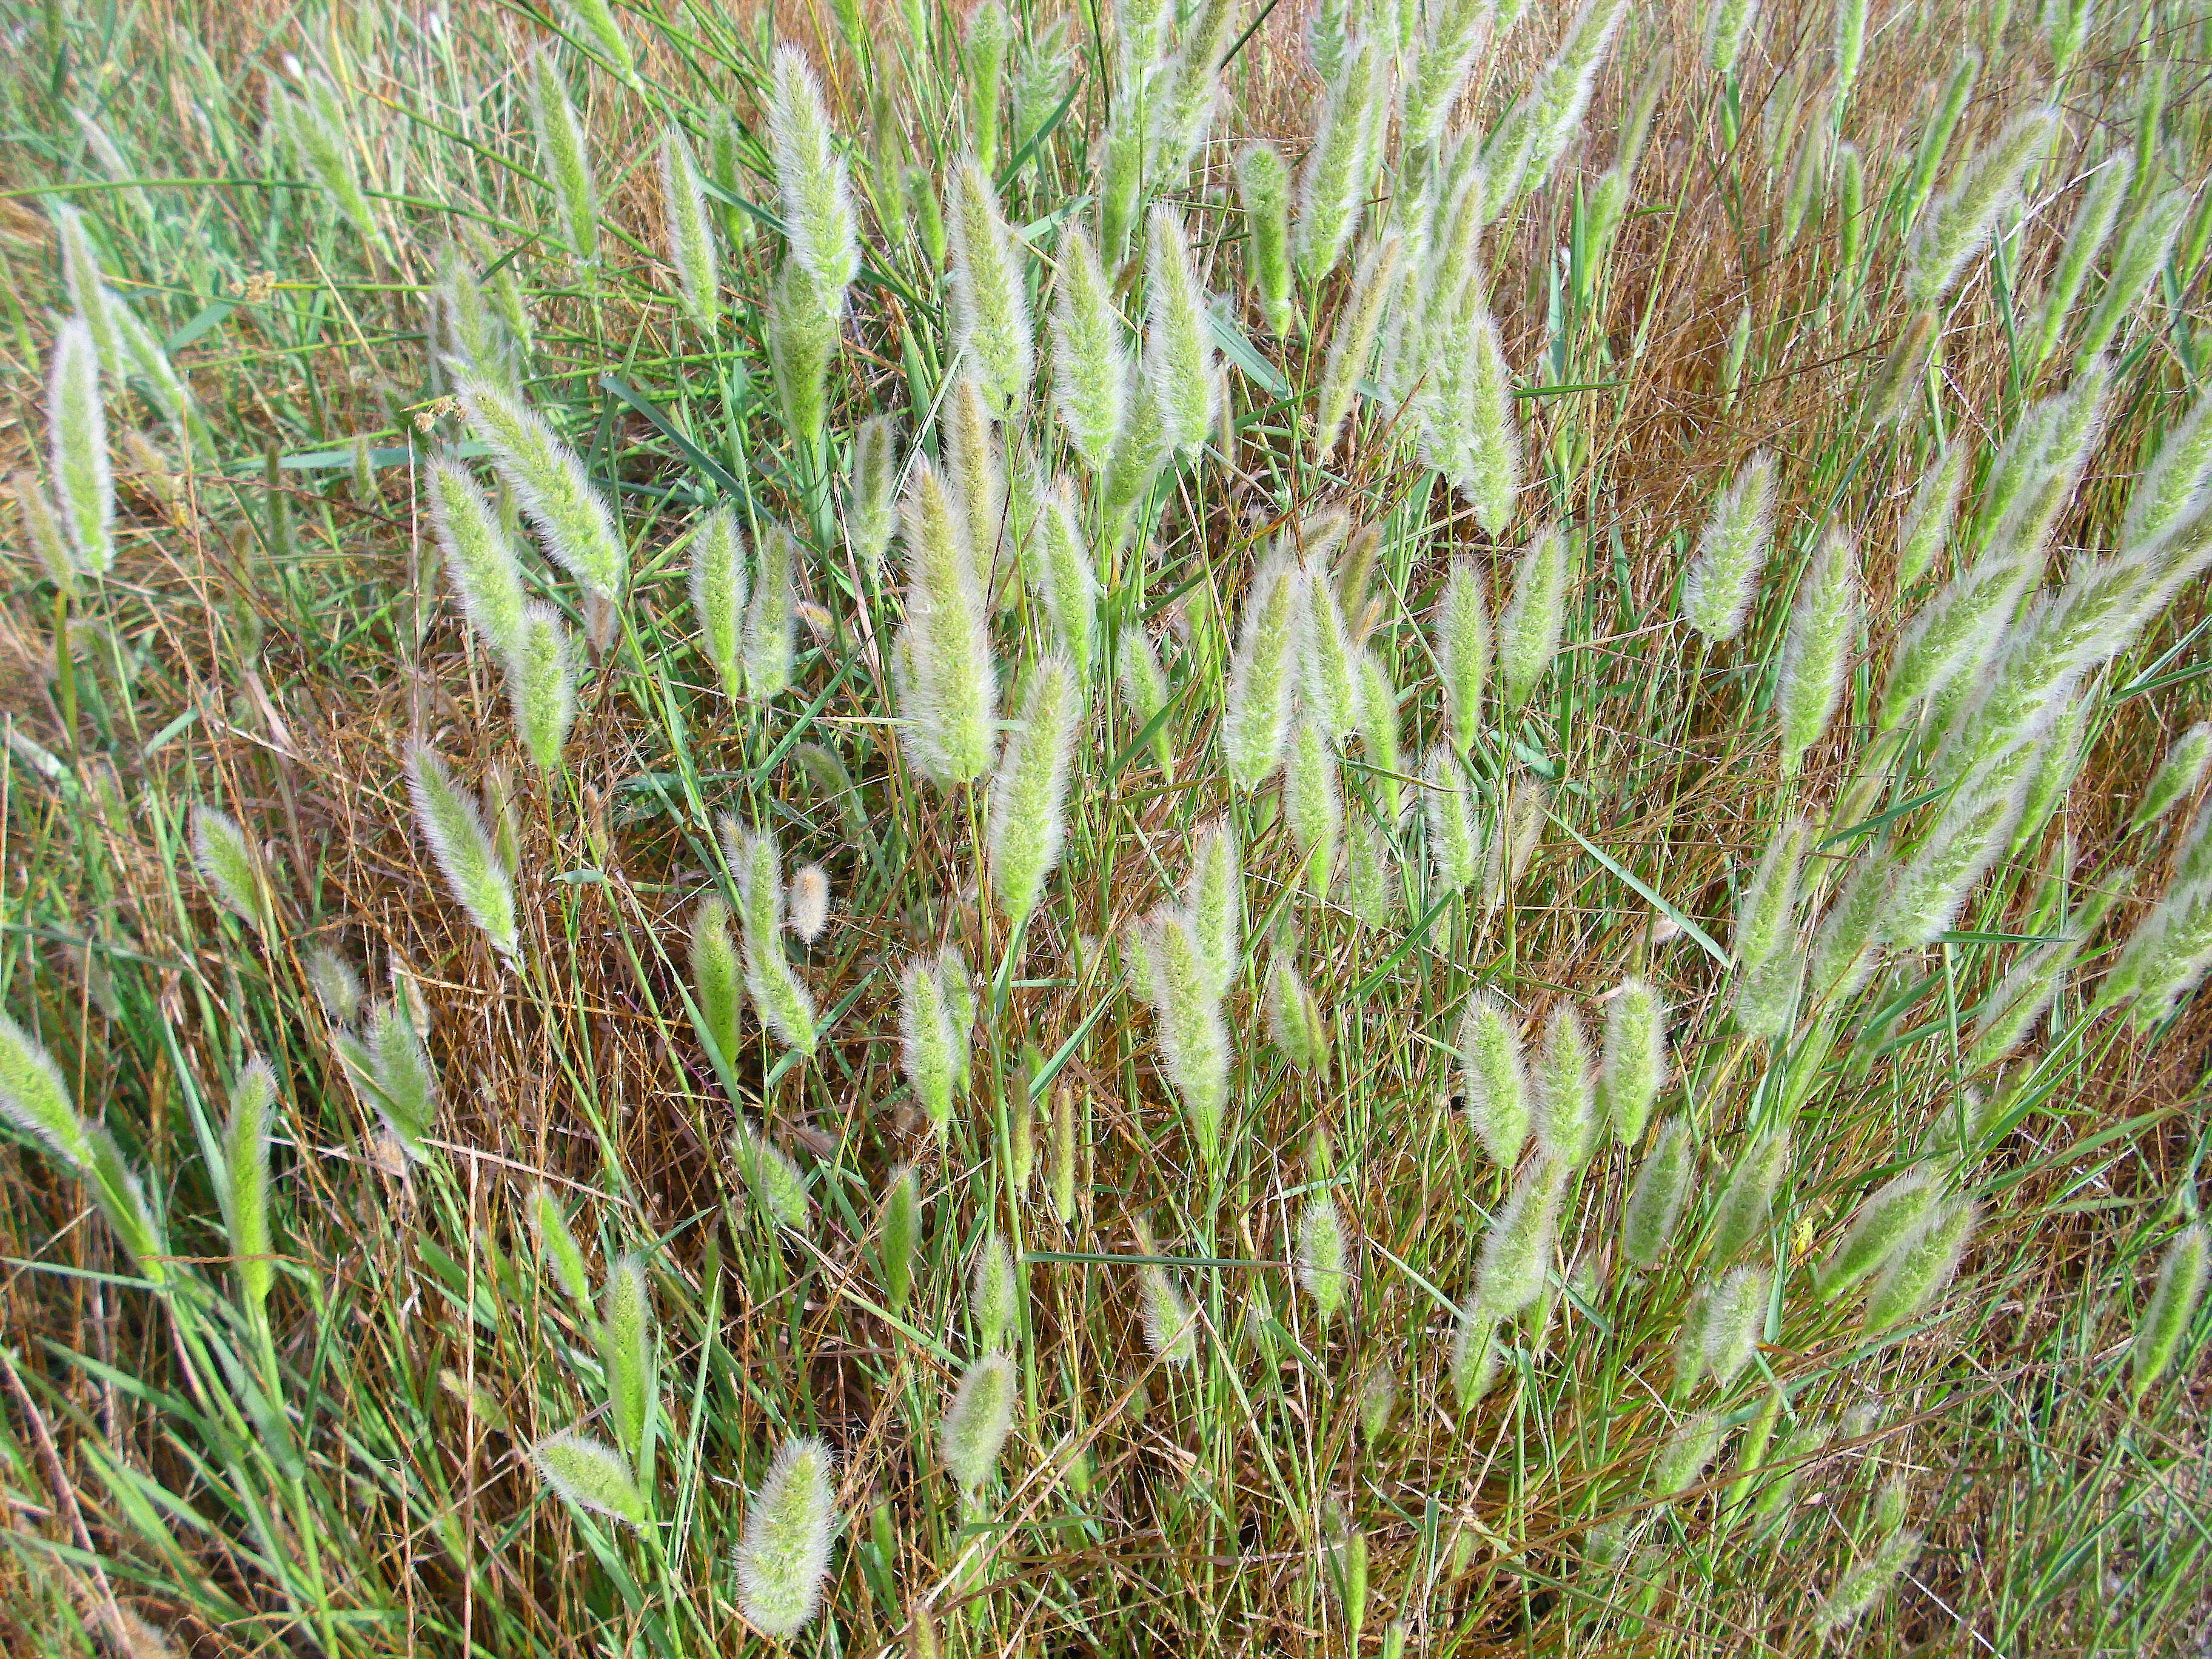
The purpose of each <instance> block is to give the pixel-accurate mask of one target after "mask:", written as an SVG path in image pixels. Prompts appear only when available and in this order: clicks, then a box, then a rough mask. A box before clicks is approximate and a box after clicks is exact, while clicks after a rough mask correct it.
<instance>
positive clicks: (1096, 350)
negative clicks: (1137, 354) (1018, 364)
mask: <svg viewBox="0 0 2212 1659" xmlns="http://www.w3.org/2000/svg"><path fill="white" fill-rule="evenodd" d="M1128 380H1129V362H1128V353H1127V349H1125V348H1124V346H1123V345H1122V343H1121V316H1120V313H1118V312H1117V311H1116V310H1115V306H1114V293H1113V286H1112V284H1111V283H1109V282H1108V280H1107V277H1106V273H1105V270H1103V267H1102V266H1101V265H1100V264H1099V261H1098V250H1097V246H1095V245H1094V244H1093V243H1092V241H1091V238H1090V237H1089V236H1087V235H1086V234H1084V231H1083V228H1082V227H1081V226H1079V225H1077V226H1072V227H1070V228H1069V230H1068V232H1067V234H1066V236H1065V237H1063V238H1062V239H1061V240H1060V281H1059V293H1058V297H1057V299H1056V300H1055V301H1054V305H1053V314H1052V382H1053V407H1054V410H1055V412H1056V413H1057V414H1058V415H1059V416H1060V425H1061V427H1062V428H1064V429H1065V430H1066V434H1067V441H1068V442H1069V443H1070V444H1072V445H1073V447H1074V449H1075V453H1077V454H1078V455H1079V456H1081V457H1082V458H1083V463H1084V465H1085V466H1087V467H1088V468H1090V470H1091V475H1092V476H1093V477H1098V476H1100V475H1102V474H1103V472H1104V471H1106V467H1107V465H1108V463H1109V461H1110V460H1111V459H1112V458H1113V454H1114V447H1115V444H1116V443H1118V442H1119V441H1121V423H1122V421H1123V419H1124V417H1125V416H1126V415H1127V403H1128Z"/></svg>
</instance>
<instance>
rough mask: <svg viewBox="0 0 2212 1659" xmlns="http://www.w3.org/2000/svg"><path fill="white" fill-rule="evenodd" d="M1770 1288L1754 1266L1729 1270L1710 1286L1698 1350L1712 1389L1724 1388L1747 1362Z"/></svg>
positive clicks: (1760, 1330)
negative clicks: (1711, 1383)
mask: <svg viewBox="0 0 2212 1659" xmlns="http://www.w3.org/2000/svg"><path fill="white" fill-rule="evenodd" d="M1770 1288H1771V1281H1770V1280H1769V1279H1768V1276H1767V1272H1766V1269H1765V1268H1764V1267H1734V1268H1731V1269H1729V1272H1727V1273H1724V1274H1723V1275H1722V1276H1721V1279H1720V1281H1719V1283H1717V1285H1714V1286H1713V1287H1712V1293H1711V1295H1710V1296H1709V1297H1707V1298H1706V1300H1705V1329H1704V1332H1703V1333H1702V1334H1701V1335H1700V1336H1699V1357H1700V1358H1702V1360H1703V1361H1704V1364H1705V1372H1706V1374H1707V1375H1708V1376H1711V1378H1712V1379H1713V1383H1714V1385H1715V1386H1716V1387H1718V1388H1723V1389H1725V1388H1726V1387H1728V1385H1729V1383H1733V1382H1734V1381H1735V1378H1736V1374H1737V1373H1738V1372H1739V1371H1741V1370H1743V1368H1744V1366H1745V1365H1747V1364H1749V1363H1750V1361H1751V1356H1752V1352H1753V1350H1754V1349H1755V1348H1757V1346H1759V1337H1760V1335H1761V1334H1763V1332H1764V1331H1765V1325H1766V1311H1767V1293H1768V1291H1769V1290H1770Z"/></svg>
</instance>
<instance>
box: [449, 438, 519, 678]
mask: <svg viewBox="0 0 2212 1659" xmlns="http://www.w3.org/2000/svg"><path fill="white" fill-rule="evenodd" d="M428 485H429V489H428V497H429V507H430V523H431V526H432V527H433V528H434V529H435V532H436V533H437V538H438V550H439V551H440V552H441V554H442V555H443V556H444V560H443V562H444V564H445V568H446V574H447V575H448V576H449V577H450V578H452V580H453V586H454V588H455V589H456V590H457V591H458V592H459V596H460V601H461V610H462V611H463V613H464V614H465V616H466V617H468V619H469V623H470V625H471V627H473V628H474V629H476V630H477V634H478V635H481V636H482V638H483V642H484V644H485V645H486V646H487V647H489V649H490V651H491V653H492V655H493V656H494V657H495V658H496V659H499V660H500V661H501V662H504V661H506V660H507V658H508V656H509V655H510V654H511V653H513V650H514V647H515V644H516V641H519V640H520V638H521V635H522V614H523V607H524V603H525V601H524V596H523V589H522V562H521V560H520V558H519V557H517V556H516V552H515V547H514V542H513V538H512V537H510V536H509V535H508V534H507V526H504V525H502V524H501V522H500V520H499V515H498V513H495V512H494V511H493V509H492V506H491V503H490V502H489V501H486V500H485V499H484V494H483V490H481V489H478V488H477V483H476V480H475V479H473V478H471V477H469V475H468V473H467V472H466V471H465V470H464V469H463V468H462V467H461V466H459V465H458V464H457V463H455V462H453V461H452V460H449V459H446V458H445V457H443V456H441V457H439V458H438V459H435V460H433V461H432V462H431V463H430V467H429V474H428Z"/></svg>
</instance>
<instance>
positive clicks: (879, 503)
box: [845, 415, 899, 581]
mask: <svg viewBox="0 0 2212 1659" xmlns="http://www.w3.org/2000/svg"><path fill="white" fill-rule="evenodd" d="M898 480H899V455H898V435H897V429H896V426H895V425H894V424H893V422H892V420H891V417H890V416H888V415H874V416H870V417H869V418H868V419H866V420H865V421H863V422H860V428H859V430H857V431H856V432H854V435H853V473H852V477H851V479H850V481H849V483H848V486H847V490H846V496H845V544H846V546H847V547H848V548H849V549H850V550H851V551H852V555H853V562H854V565H855V566H856V567H858V568H859V569H860V573H861V574H862V575H863V576H864V577H865V578H866V580H870V581H873V580H875V577H876V574H877V572H878V571H879V570H880V569H882V568H883V562H884V553H885V552H886V551H888V550H889V549H890V544H891V532H893V531H894V530H895V529H896V527H897V520H898Z"/></svg>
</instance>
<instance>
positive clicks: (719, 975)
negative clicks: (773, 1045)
mask: <svg viewBox="0 0 2212 1659" xmlns="http://www.w3.org/2000/svg"><path fill="white" fill-rule="evenodd" d="M690 963H691V999H692V1006H693V1007H694V1009H695V1010H696V1018H697V1020H698V1023H699V1025H700V1028H701V1035H702V1036H703V1037H704V1038H705V1039H706V1040H707V1041H708V1042H709V1043H710V1044H711V1045H712V1052H713V1054H714V1056H715V1057H716V1058H717V1060H719V1061H720V1064H721V1065H722V1066H726V1067H734V1066H736V1064H737V1058H738V1029H739V1028H738V1012H739V1010H740V1009H741V1008H742V1007H743V1006H744V1002H743V998H744V989H743V987H744V968H743V966H742V964H741V963H739V961H738V947H737V945H736V943H735V941H733V940H732V939H731V937H730V907H729V905H728V904H727V903H726V902H724V900H723V898H722V896H721V895H720V893H709V894H708V896H706V897H705V898H703V899H701V900H700V901H699V908H697V909H696V911H694V912H693V913H692V920H691V951H690Z"/></svg>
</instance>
